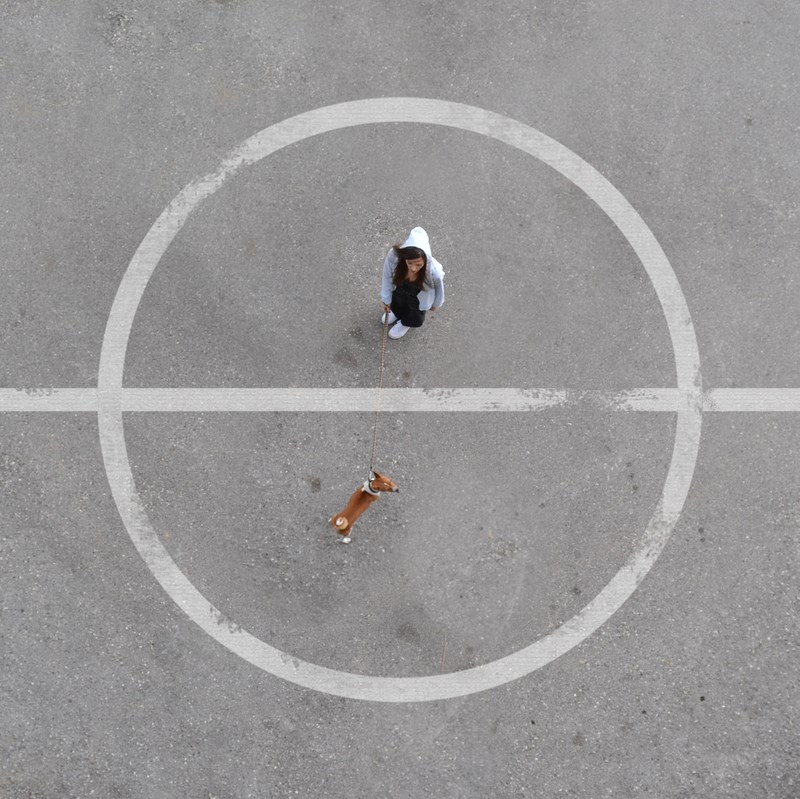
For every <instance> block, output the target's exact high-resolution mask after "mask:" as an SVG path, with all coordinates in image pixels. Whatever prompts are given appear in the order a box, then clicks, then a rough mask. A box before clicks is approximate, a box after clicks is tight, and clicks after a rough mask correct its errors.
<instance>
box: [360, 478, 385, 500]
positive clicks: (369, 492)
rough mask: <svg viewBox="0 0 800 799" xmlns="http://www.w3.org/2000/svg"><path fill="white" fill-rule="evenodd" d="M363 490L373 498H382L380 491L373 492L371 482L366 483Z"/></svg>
mask: <svg viewBox="0 0 800 799" xmlns="http://www.w3.org/2000/svg"><path fill="white" fill-rule="evenodd" d="M361 490H362V491H365V492H366V493H367V494H371V495H372V496H373V497H378V496H380V491H373V490H372V486H370V484H369V480H367V481H365V482H364V488H362V489H361Z"/></svg>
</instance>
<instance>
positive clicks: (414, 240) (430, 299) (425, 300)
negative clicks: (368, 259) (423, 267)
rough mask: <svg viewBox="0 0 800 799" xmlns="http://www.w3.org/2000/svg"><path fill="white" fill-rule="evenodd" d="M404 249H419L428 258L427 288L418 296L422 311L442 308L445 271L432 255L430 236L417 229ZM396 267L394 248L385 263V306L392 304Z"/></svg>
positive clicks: (382, 289)
mask: <svg viewBox="0 0 800 799" xmlns="http://www.w3.org/2000/svg"><path fill="white" fill-rule="evenodd" d="M402 247H419V249H420V250H422V251H423V252H424V253H425V255H427V256H428V277H427V280H426V281H425V288H424V289H423V290H422V291H420V293H419V294H418V295H417V298H418V299H419V309H420V311H429V310H430V309H431V308H432V307H436V308H438V307H440V306H441V304H442V303H443V302H444V269H443V268H442V265H441V264H440V263H439V262H438V261H437V260H436V259H435V258H434V257H433V255H431V242H430V239H429V238H428V234H427V233H426V232H425V230H424V229H423V228H421V227H415V228H414V229H413V230H412V231H411V233H409V234H408V238H407V239H406V240H405V241H404V242H403V244H402ZM396 266H397V253H395V251H394V248H392V249H391V250H389V252H388V254H387V255H386V260H384V262H383V279H382V280H381V302H383V304H384V305H389V304H391V302H392V292H393V291H394V284H393V283H392V276H393V275H394V270H395V267H396Z"/></svg>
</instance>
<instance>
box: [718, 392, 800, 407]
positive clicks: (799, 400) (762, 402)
mask: <svg viewBox="0 0 800 799" xmlns="http://www.w3.org/2000/svg"><path fill="white" fill-rule="evenodd" d="M703 410H704V411H735V412H759V411H760V412H761V413H769V412H773V411H777V412H784V411H800V388H712V389H709V390H708V391H706V392H705V393H704V394H703Z"/></svg>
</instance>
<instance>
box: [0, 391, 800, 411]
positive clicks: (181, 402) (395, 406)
mask: <svg viewBox="0 0 800 799" xmlns="http://www.w3.org/2000/svg"><path fill="white" fill-rule="evenodd" d="M378 403H380V409H381V410H382V411H387V412H394V413H399V412H416V411H423V412H424V411H435V412H487V411H505V412H526V411H542V410H546V409H548V408H570V407H578V406H594V407H598V408H602V409H606V410H615V411H640V412H642V411H644V412H672V413H674V412H676V411H679V410H688V409H691V407H692V397H691V395H690V394H688V393H686V392H682V391H680V390H679V389H677V388H638V389H628V390H625V391H598V390H591V391H579V390H575V389H544V388H542V389H517V388H428V389H423V388H384V389H382V390H381V391H379V390H378V389H377V388H126V389H123V390H122V393H121V410H123V411H132V412H167V413H181V412H189V413H201V412H207V413H224V412H298V413H317V412H319V413H331V412H363V413H366V412H371V411H374V410H375V409H376V407H378ZM97 410H98V391H97V389H94V388H27V389H13V388H3V389H0V412H9V411H10V412H15V411H21V412H37V411H41V412H97ZM702 410H703V411H706V412H728V413H730V412H762V413H766V412H797V411H800V389H798V388H716V389H709V390H708V391H705V392H703V395H702Z"/></svg>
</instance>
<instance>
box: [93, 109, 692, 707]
mask: <svg viewBox="0 0 800 799" xmlns="http://www.w3.org/2000/svg"><path fill="white" fill-rule="evenodd" d="M386 122H413V123H420V124H428V125H444V126H447V127H452V128H458V129H460V130H465V131H470V132H473V133H479V134H482V135H484V136H488V137H489V138H492V139H496V140H497V141H501V142H504V143H506V144H509V145H511V146H512V147H516V148H517V149H519V150H522V151H523V152H526V153H528V154H529V155H532V156H534V157H535V158H538V159H539V160H540V161H543V162H544V163H546V164H548V165H549V166H551V167H552V168H553V169H555V170H556V171H557V172H559V173H560V174H562V175H563V176H564V177H565V178H567V179H568V180H569V181H571V182H572V183H573V184H575V185H576V186H577V187H578V188H580V189H581V190H583V191H584V192H585V193H586V194H587V195H588V196H589V197H590V198H591V199H592V200H593V201H594V202H595V203H596V204H597V205H598V206H599V207H600V208H601V209H602V210H603V211H604V212H605V213H606V214H607V215H608V217H609V218H610V219H611V221H612V222H614V224H615V225H616V226H617V227H618V228H619V230H620V231H621V232H622V234H623V235H624V236H625V238H626V239H627V240H628V242H629V243H630V245H631V246H632V247H633V249H634V251H635V252H636V254H637V256H638V257H639V259H640V261H641V263H642V266H643V267H644V269H645V271H646V272H647V274H648V276H649V278H650V280H651V281H652V283H653V286H654V288H655V291H656V294H657V296H658V299H659V302H660V303H661V307H662V309H663V312H664V316H665V318H666V322H667V326H668V329H669V334H670V338H671V340H672V346H673V350H674V353H675V367H676V372H677V386H678V389H679V390H680V393H681V396H682V398H683V400H684V404H683V406H682V409H681V410H679V411H678V413H677V425H676V434H675V445H674V448H673V453H672V460H671V462H670V467H669V471H668V474H667V478H666V481H665V484H664V489H663V492H662V495H661V499H660V501H659V503H658V506H657V508H656V510H655V512H654V514H653V516H652V518H651V519H650V521H649V523H648V525H647V528H646V530H645V533H644V535H643V537H642V541H641V543H640V545H639V547H638V549H637V550H636V551H635V552H634V553H633V554H632V555H631V556H630V558H629V559H628V561H627V562H626V563H625V565H623V566H622V568H621V569H620V570H619V571H618V572H617V573H616V574H615V575H614V577H613V578H612V579H611V581H610V582H609V583H608V584H607V585H606V586H605V587H604V588H603V589H602V590H601V591H600V593H599V594H598V595H597V596H596V597H594V599H592V601H591V602H589V604H588V605H586V607H584V608H583V609H582V610H581V611H580V612H579V613H577V614H576V615H575V616H573V617H572V618H571V619H569V620H568V621H566V622H565V623H564V624H562V625H561V626H560V627H559V628H558V629H556V630H555V631H553V632H552V633H550V634H548V635H546V636H544V637H542V638H540V639H539V640H537V641H535V642H534V643H532V644H531V645H529V646H527V647H525V648H523V649H521V650H519V651H517V652H514V653H513V654H511V655H508V656H506V657H503V658H500V659H498V660H495V661H492V662H491V663H485V664H483V665H480V666H475V667H474V668H470V669H466V670H464V671H459V672H452V673H449V674H438V675H431V676H425V677H396V678H395V677H376V676H370V675H361V674H351V673H349V672H343V671H336V670H334V669H329V668H325V667H323V666H317V665H315V664H313V663H307V662H305V661H302V660H299V659H298V658H295V657H292V656H291V655H289V654H286V653H284V652H281V651H280V650H278V649H276V648H274V647H272V646H270V645H269V644H267V643H265V642H264V641H261V640H260V639H258V638H256V637H255V636H253V635H251V634H250V633H249V632H247V631H246V630H244V629H243V628H241V627H239V626H238V625H237V624H236V623H235V622H233V621H232V620H229V619H227V618H226V617H225V616H224V614H222V613H220V611H218V610H217V609H216V608H215V607H214V606H213V605H212V604H211V603H210V602H209V601H208V600H207V599H206V598H205V597H203V595H202V594H201V593H200V592H199V591H198V590H197V589H196V588H195V587H194V585H192V583H191V582H189V580H188V579H187V578H186V576H185V575H184V574H183V573H182V572H181V570H180V569H179V568H178V566H177V565H176V564H175V562H174V561H173V560H172V558H171V557H170V555H169V553H168V552H167V550H166V549H165V548H164V546H163V545H162V543H161V541H160V540H159V538H158V536H157V534H156V532H155V531H154V529H153V527H152V526H151V524H150V521H149V519H148V517H147V513H146V511H145V509H144V505H143V504H142V502H141V500H140V498H139V496H138V493H137V491H136V487H135V485H134V480H133V474H132V472H131V467H130V463H129V461H128V453H127V449H126V446H125V434H124V429H123V421H122V380H123V371H124V367H125V353H126V350H127V346H128V339H129V336H130V331H131V327H132V325H133V319H134V315H135V313H136V309H137V308H138V306H139V303H140V301H141V298H142V295H143V293H144V290H145V288H146V286H147V283H148V281H149V279H150V277H151V275H152V274H153V272H154V270H155V268H156V266H157V265H158V262H159V260H160V259H161V257H162V255H163V254H164V252H165V251H166V249H167V247H168V246H169V244H170V242H171V241H172V239H173V238H174V237H175V235H176V234H177V233H178V231H179V230H180V229H181V227H182V226H183V224H184V223H185V222H186V219H187V218H188V216H189V214H190V213H191V212H192V210H193V209H194V208H196V207H197V206H198V205H199V204H200V203H201V202H202V201H203V200H204V199H205V198H207V197H209V196H210V195H211V194H213V193H214V192H215V191H216V190H217V189H218V188H219V187H220V186H221V185H222V184H223V183H224V182H225V181H226V180H227V179H228V178H230V177H231V176H232V175H234V174H235V173H236V172H237V171H238V170H239V169H241V168H242V167H243V166H247V165H249V164H253V163H255V162H257V161H259V160H261V159H262V158H265V157H266V156H268V155H270V154H271V153H274V152H276V151H278V150H280V149H281V148H283V147H286V146H287V145H289V144H294V143H296V142H299V141H302V140H303V139H307V138H309V137H311V136H316V135H318V134H321V133H326V132H329V131H334V130H340V129H342V128H347V127H353V126H356V125H366V124H376V123H386ZM701 390H702V383H701V378H700V356H699V351H698V346H697V339H696V336H695V332H694V326H693V324H692V320H691V316H690V314H689V309H688V307H687V305H686V300H685V298H684V296H683V292H682V291H681V288H680V285H679V283H678V280H677V277H676V276H675V273H674V272H673V270H672V267H671V266H670V264H669V262H668V260H667V258H666V256H665V254H664V252H663V250H662V249H661V247H660V245H659V244H658V242H657V241H656V239H655V237H654V236H653V234H652V232H651V231H650V229H649V228H648V227H647V225H646V224H645V223H644V221H643V220H642V219H641V217H640V216H639V214H638V213H637V212H636V211H635V210H634V209H633V208H632V207H631V205H630V204H629V203H628V201H627V200H626V199H625V198H624V197H623V196H622V194H620V192H619V191H617V189H615V188H614V187H613V186H612V185H611V184H610V183H609V182H608V181H607V180H606V179H605V178H604V177H603V176H602V175H601V174H600V173H599V172H597V170H595V169H594V168H593V167H592V166H590V165H589V164H588V163H586V162H585V161H584V160H583V159H582V158H580V157H579V156H577V155H576V154H575V153H573V152H572V151H571V150H568V149H567V148H566V147H564V146H563V145H561V144H559V143H558V142H556V141H554V140H553V139H551V138H549V137H548V136H545V135H544V134H543V133H540V132H539V131H538V130H535V129H534V128H531V127H529V126H527V125H524V124H522V123H520V122H517V121H515V120H512V119H509V118H507V117H504V116H501V115H500V114H495V113H493V112H491V111H486V110H484V109H481V108H476V107H474V106H468V105H462V104H460V103H451V102H445V101H442V100H431V99H423V98H415V97H389V98H378V99H366V100H356V101H353V102H348V103H340V104H337V105H331V106H326V107H324V108H318V109H316V110H314V111H309V112H307V113H304V114H299V115H297V116H294V117H291V118H290V119H286V120H284V121H283V122H279V123H278V124H276V125H272V126H271V127H269V128H266V129H265V130H263V131H261V132H260V133H257V134H256V135H255V136H252V137H251V138H249V139H248V140H247V141H245V142H244V143H243V144H242V145H241V146H240V147H238V148H236V149H235V150H233V151H232V152H231V153H230V155H229V156H228V157H227V158H225V160H224V161H223V162H222V164H221V166H220V167H219V169H218V170H217V171H216V172H214V173H213V174H210V175H207V176H205V177H202V178H200V179H198V180H196V181H194V182H192V183H190V184H189V185H188V186H186V187H185V188H184V189H183V191H181V192H180V194H178V196H177V197H175V199H174V200H173V201H172V202H171V203H170V204H169V205H168V206H167V208H166V209H165V210H164V211H163V213H162V214H161V216H159V218H158V219H157V220H156V222H155V223H154V225H153V226H152V228H151V229H150V230H149V231H148V233H147V235H146V236H145V238H144V240H143V241H142V243H141V245H140V246H139V248H138V249H137V251H136V253H135V254H134V256H133V259H132V260H131V262H130V264H129V266H128V268H127V270H126V272H125V275H124V276H123V278H122V282H121V283H120V286H119V289H118V291H117V294H116V297H115V299H114V303H113V306H112V308H111V313H110V315H109V319H108V324H107V326H106V331H105V335H104V337H103V345H102V349H101V353H100V366H99V375H98V397H99V410H98V424H99V432H100V442H101V446H102V452H103V460H104V462H105V466H106V470H107V473H108V479H109V484H110V486H111V491H112V494H113V496H114V501H115V502H116V505H117V508H118V509H119V513H120V516H121V517H122V520H123V522H124V524H125V527H126V529H127V531H128V534H129V535H130V537H131V539H132V541H133V543H134V545H135V546H136V548H137V550H138V551H139V553H140V554H141V556H142V558H143V559H144V561H145V563H146V564H147V566H148V567H149V569H150V571H151V572H152V573H153V575H154V576H155V578H156V579H157V580H158V582H159V583H160V584H161V585H162V587H163V588H164V590H165V591H166V592H167V593H168V594H169V595H170V597H172V599H173V600H174V601H175V603H176V604H177V605H178V606H179V607H181V608H182V609H183V610H184V612H185V613H186V614H187V615H188V616H189V617H190V618H191V619H192V620H193V621H194V622H195V623H196V624H198V625H199V626H200V627H201V628H202V629H203V630H205V631H206V632H207V633H208V634H209V635H210V636H212V637H213V638H215V639H216V640H217V641H219V643H221V644H222V645H223V646H226V647H227V648H228V649H230V650H231V651H232V652H234V653H236V654H237V655H239V656H240V657H242V658H244V659H245V660H247V661H249V662H250V663H252V664H253V665H255V666H258V667H259V668H261V669H263V670H265V671H267V672H270V673H271V674H274V675H276V676H278V677H282V678H283V679H286V680H289V681H290V682H293V683H296V684H298V685H302V686H305V687H307V688H313V689H314V690H317V691H323V692H326V693H330V694H334V695H337V696H343V697H349V698H354V699H365V700H371V701H380V702H420V701H430V700H435V699H448V698H451V697H456V696H464V695H466V694H471V693H475V692H477V691H483V690H486V689H488V688H493V687H496V686H498V685H503V684H504V683H507V682H510V681H511V680H515V679H518V678H519V677H522V676H524V675H526V674H529V673H531V672H532V671H534V670H536V669H538V668H540V667H542V666H544V665H545V664H547V663H550V662H551V661H553V660H554V659H555V658H557V657H559V656H560V655H562V654H564V653H565V652H567V651H569V650H570V649H572V648H573V647H574V646H576V645H577V644H579V643H580V642H581V641H583V640H585V639H586V638H587V637H588V636H589V635H591V633H592V632H594V630H596V629H597V628H598V627H599V626H600V625H602V624H603V623H604V622H605V621H607V620H608V619H609V618H610V617H611V615H612V614H613V613H614V612H615V611H616V610H617V609H618V608H619V607H620V606H621V605H622V604H623V603H624V602H625V601H626V600H627V599H628V597H630V596H631V594H632V593H633V592H634V591H635V590H636V587H637V586H638V585H639V583H640V582H641V581H642V580H643V579H644V577H645V575H646V574H647V573H648V571H649V570H650V568H651V567H652V565H653V563H654V562H655V560H656V558H657V557H658V555H659V554H660V552H661V550H662V549H663V548H664V545H665V544H666V542H667V539H668V538H669V536H670V534H671V532H672V529H673V527H674V525H675V523H676V521H677V520H678V516H679V514H680V512H681V510H682V508H683V504H684V502H685V499H686V495H687V492H688V490H689V486H690V484H691V481H692V475H693V472H694V467H695V462H696V458H697V451H698V448H699V445H700V429H701V417H702V405H701Z"/></svg>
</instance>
